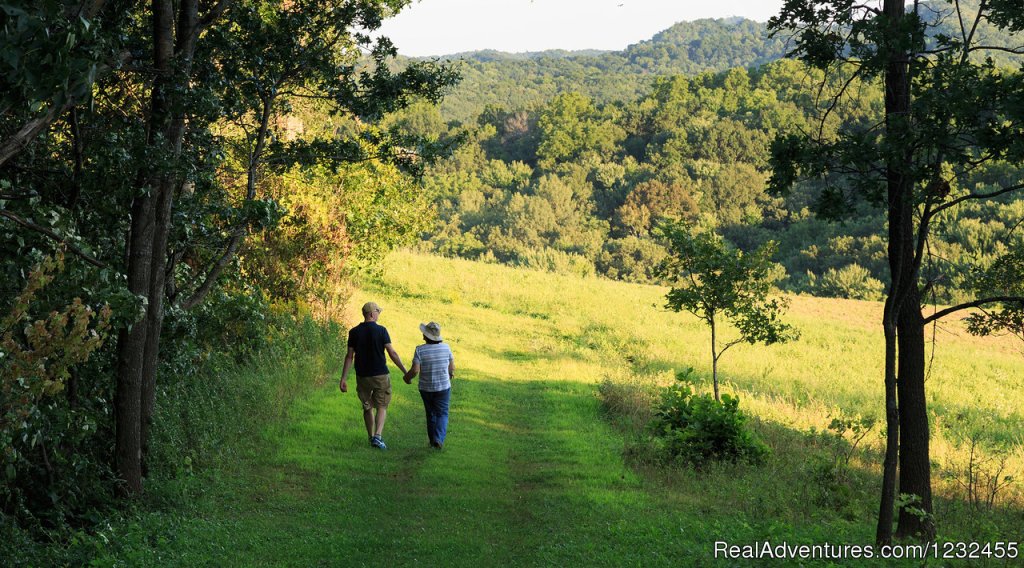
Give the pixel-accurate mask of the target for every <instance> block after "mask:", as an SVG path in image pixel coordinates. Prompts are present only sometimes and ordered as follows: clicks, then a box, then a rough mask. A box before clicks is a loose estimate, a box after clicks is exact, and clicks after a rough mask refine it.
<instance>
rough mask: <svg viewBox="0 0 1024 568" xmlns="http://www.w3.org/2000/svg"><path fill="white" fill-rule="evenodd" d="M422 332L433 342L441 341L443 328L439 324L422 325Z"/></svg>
mask: <svg viewBox="0 0 1024 568" xmlns="http://www.w3.org/2000/svg"><path fill="white" fill-rule="evenodd" d="M420 332H421V333H422V334H423V337H426V338H427V339H429V340H431V341H441V326H440V325H437V322H430V323H421V324H420Z"/></svg>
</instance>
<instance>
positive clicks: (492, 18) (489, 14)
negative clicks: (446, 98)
mask: <svg viewBox="0 0 1024 568" xmlns="http://www.w3.org/2000/svg"><path fill="white" fill-rule="evenodd" d="M782 3H783V0H414V2H413V4H412V5H411V6H409V7H408V8H406V9H405V10H403V11H402V12H401V13H399V14H398V15H397V16H395V17H394V18H391V19H389V20H386V21H385V22H384V26H383V27H382V29H381V34H383V35H385V36H387V37H389V38H391V40H392V41H394V43H395V45H396V46H398V51H399V53H401V54H402V55H407V56H412V57H423V56H430V55H448V54H452V53H459V52H463V51H476V50H480V49H496V50H499V51H507V52H511V53H520V52H524V51H543V50H546V49H566V50H577V49H601V50H613V51H617V50H621V49H625V48H626V46H628V45H630V44H634V43H637V42H639V41H642V40H646V39H650V38H651V36H653V35H654V34H656V33H658V32H660V31H662V30H664V29H666V28H669V27H670V26H672V24H675V23H677V22H682V21H686V20H697V19H700V18H725V17H729V16H743V17H745V18H748V19H751V20H756V21H759V22H765V21H767V20H768V18H770V17H771V16H773V15H775V14H776V13H777V12H778V11H779V8H780V7H781V6H782Z"/></svg>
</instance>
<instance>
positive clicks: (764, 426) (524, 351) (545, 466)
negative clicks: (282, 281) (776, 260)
mask: <svg viewBox="0 0 1024 568" xmlns="http://www.w3.org/2000/svg"><path fill="white" fill-rule="evenodd" d="M665 292H666V289H664V288H659V287H655V286H642V285H635V284H626V283H621V282H613V281H608V280H603V279H597V278H579V277H574V276H563V275H556V274H549V273H542V272H534V271H527V270H521V269H513V268H509V267H502V266H497V265H489V264H480V263H474V262H469V261H464V260H450V259H442V258H437V257H432V256H426V255H420V254H415V253H410V252H400V253H395V254H393V255H392V256H391V257H389V258H388V260H387V262H386V263H385V265H384V268H383V269H382V271H381V272H380V273H379V274H378V275H376V276H373V277H367V278H366V280H365V281H364V282H362V283H360V285H359V289H358V290H357V292H356V293H355V295H354V297H353V298H352V300H351V307H350V313H349V314H348V316H347V319H348V321H347V322H346V325H352V324H354V323H356V322H357V321H359V319H360V318H359V317H358V313H357V311H358V306H360V305H361V304H362V303H363V302H365V301H370V300H372V301H375V302H377V303H379V304H380V305H381V306H382V308H383V312H382V314H381V317H380V323H381V324H382V325H384V326H386V327H387V328H388V330H389V332H390V334H391V338H392V340H393V343H394V345H395V346H396V347H397V349H398V351H399V353H400V354H401V355H402V357H403V359H404V361H405V362H406V364H409V363H410V362H411V357H412V353H413V349H414V347H415V346H416V345H417V344H419V343H421V342H422V338H421V336H420V332H419V329H418V324H419V323H421V322H428V321H437V322H438V323H440V324H441V327H442V334H443V336H444V338H445V340H446V341H447V342H448V343H449V344H450V345H451V347H452V349H453V351H454V353H455V357H456V366H457V373H456V380H455V384H454V386H453V391H452V408H451V422H450V427H449V437H448V441H447V443H446V445H445V448H444V450H442V451H436V450H433V449H431V448H429V447H428V445H427V438H426V434H425V428H424V416H423V409H422V403H421V401H420V399H419V396H418V393H417V392H416V388H415V386H407V385H405V384H404V383H402V382H401V380H400V377H399V374H398V371H397V370H395V369H394V367H393V366H392V381H393V384H394V400H393V402H392V405H391V408H390V413H389V419H388V423H387V427H386V429H385V436H384V439H385V441H386V442H387V443H388V445H389V447H390V449H388V450H387V451H383V452H382V451H378V450H374V449H372V448H370V447H369V445H368V443H367V439H366V433H365V431H364V428H363V425H362V419H361V417H360V409H359V403H358V401H357V399H356V398H355V394H354V392H350V393H347V394H341V393H340V392H339V391H338V389H337V374H338V372H339V369H340V365H341V361H340V360H333V361H330V362H329V364H328V365H327V367H328V368H326V369H324V370H323V372H326V373H327V376H328V377H329V378H328V379H327V380H326V381H324V380H323V376H322V373H321V372H319V371H318V372H311V376H310V377H309V381H310V384H311V385H314V384H319V385H320V386H311V388H310V393H311V394H310V395H309V396H307V397H305V398H303V399H301V400H300V401H298V402H297V403H295V404H294V405H293V407H292V408H291V410H290V411H289V413H288V415H287V417H286V419H285V421H284V422H283V423H282V424H280V425H279V426H277V427H274V428H271V429H270V430H269V431H268V432H267V433H266V440H265V443H264V447H263V448H262V449H261V450H260V451H258V452H254V453H253V454H252V455H250V456H248V457H245V458H243V459H239V460H237V461H235V462H232V463H229V464H227V465H225V466H224V468H223V471H220V472H219V473H218V474H217V475H213V476H210V477H209V479H208V480H206V478H204V482H203V484H202V487H203V489H202V490H201V491H197V492H196V494H195V495H194V496H193V497H194V504H193V505H192V506H191V507H189V508H186V509H176V508H174V507H170V508H168V509H166V510H165V511H163V512H154V513H150V514H147V515H145V516H143V517H142V518H141V519H139V520H136V521H133V522H132V523H130V524H127V525H125V526H123V527H116V528H114V529H111V533H110V535H109V538H110V544H109V546H106V547H105V548H104V549H103V551H102V553H99V554H98V555H97V558H95V560H94V564H96V565H168V566H178V565H223V566H416V565H431V566H734V565H735V566H745V565H805V566H829V565H833V566H838V565H870V566H889V565H894V564H895V565H900V564H898V563H895V562H893V561H882V560H870V561H869V560H862V561H851V560H835V559H833V560H813V561H810V560H805V561H795V560H794V561H787V560H776V561H771V562H768V561H766V560H761V561H758V560H753V561H751V560H746V561H744V560H735V559H734V560H726V559H723V558H722V557H718V558H716V556H715V543H716V542H717V541H722V542H727V543H728V544H730V545H740V546H743V545H747V544H754V543H760V542H765V541H768V542H771V543H773V544H774V543H777V544H782V543H783V542H785V543H787V544H790V545H796V544H808V545H814V544H824V543H831V544H860V545H867V544H870V543H871V542H872V541H873V539H874V530H875V527H874V522H875V518H876V514H877V503H878V490H879V478H880V468H879V465H878V464H879V463H880V452H881V448H882V439H881V434H880V433H881V431H882V427H881V424H880V422H879V423H878V424H876V425H875V426H874V428H873V429H871V430H870V431H868V433H867V435H866V436H865V437H864V438H863V439H861V440H860V441H859V442H858V443H857V444H856V447H854V445H853V444H854V442H855V441H856V440H855V439H854V437H853V436H852V435H851V434H850V433H849V432H841V431H839V430H837V429H835V428H832V429H830V428H829V425H830V424H831V423H832V421H833V420H834V419H841V420H853V419H856V418H859V417H872V416H874V417H879V416H880V415H881V410H882V407H883V404H882V396H883V390H882V367H881V364H882V348H883V344H882V338H881V326H880V324H879V321H880V314H881V305H880V304H877V303H869V302H858V301H843V300H829V299H821V298H810V297H792V298H790V300H791V307H790V310H789V313H788V316H787V321H788V322H790V323H792V324H794V325H795V326H796V327H798V328H799V329H800V331H801V334H802V335H801V338H800V339H799V340H798V341H796V342H793V343H789V344H785V345H781V346H772V347H762V346H748V345H740V346H737V347H735V348H733V349H731V350H730V351H729V352H728V353H727V354H726V355H725V356H724V357H723V359H722V361H721V363H720V367H719V369H720V373H721V378H722V380H723V392H726V393H729V394H732V395H736V396H738V397H739V399H740V408H741V409H742V410H744V411H745V412H746V413H748V415H749V416H750V417H751V419H750V426H751V428H753V430H754V431H755V433H756V434H757V435H758V436H759V437H760V438H761V439H762V440H763V441H764V442H765V443H766V444H767V445H768V446H769V448H770V449H771V453H770V455H769V456H768V458H767V460H766V462H765V463H764V464H762V465H747V464H738V465H736V464H717V465H716V464H708V465H707V466H706V467H701V468H699V469H693V468H681V467H674V466H672V465H671V464H669V465H666V464H665V463H662V462H659V461H658V460H656V459H654V458H653V457H652V456H651V455H650V454H649V452H647V451H646V450H645V449H644V444H643V439H644V436H645V432H644V429H643V422H644V420H645V419H646V417H648V416H649V415H650V412H651V411H650V407H651V405H652V404H656V402H657V389H658V388H660V387H662V386H665V385H668V384H671V383H672V382H673V381H675V380H676V377H677V376H681V377H685V378H686V380H689V381H690V382H692V383H693V384H694V385H695V387H696V388H698V389H702V390H707V389H710V357H711V356H710V346H709V332H708V330H707V329H706V328H705V327H704V326H703V325H702V324H701V323H700V322H699V321H698V320H697V319H696V318H695V317H692V316H690V315H688V314H680V313H673V312H669V311H666V310H665V309H664V308H663V307H662V305H663V303H664V302H663V297H664V294H665ZM932 331H933V334H934V356H933V357H932V358H931V359H930V363H929V365H930V367H929V375H928V382H927V389H928V393H929V394H928V396H929V406H930V409H931V410H932V412H933V413H934V416H933V419H932V426H933V437H932V439H933V443H932V445H933V460H934V462H935V468H934V483H935V493H936V509H937V510H936V514H937V521H938V530H939V538H940V539H942V540H944V541H978V542H982V543H984V542H994V541H1003V542H1006V541H1017V542H1019V541H1021V540H1024V534H1022V533H1024V530H1022V527H1024V500H1022V497H1021V490H1020V486H1019V485H1018V484H1017V482H1016V481H1014V478H1015V477H1016V476H1019V475H1021V474H1022V473H1024V471H1022V469H1024V456H1022V450H1021V447H1022V441H1021V426H1022V424H1024V417H1022V414H1021V410H1020V409H1021V407H1022V406H1024V352H1022V349H1024V344H1022V343H1020V342H1019V340H1017V339H1016V338H1010V337H1000V338H987V339H978V338H973V337H971V336H969V335H967V334H966V333H965V332H964V330H963V328H962V327H961V326H960V325H959V324H958V323H956V322H947V323H944V324H942V325H941V326H939V327H937V328H935V329H934V330H932ZM726 333H728V331H726ZM339 341H343V338H339ZM690 368H692V369H693V370H692V372H688V371H687V369H690ZM318 381H319V383H318ZM352 390H354V389H352ZM840 466H841V467H840ZM197 475H198V474H197ZM993 479H994V480H995V481H993ZM766 562H767V564H766ZM955 562H956V561H949V560H929V561H920V560H916V561H904V563H903V564H902V565H907V566H920V565H922V564H924V565H929V566H946V565H956V564H955ZM1019 562H1021V560H1020V559H1019V558H1018V559H1016V560H1006V559H1003V560H996V559H991V558H990V559H988V560H985V559H982V560H978V561H974V563H972V564H971V565H992V566H1004V565H1005V566H1012V565H1019V564H1016V563H1019Z"/></svg>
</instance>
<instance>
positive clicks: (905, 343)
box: [896, 285, 935, 540]
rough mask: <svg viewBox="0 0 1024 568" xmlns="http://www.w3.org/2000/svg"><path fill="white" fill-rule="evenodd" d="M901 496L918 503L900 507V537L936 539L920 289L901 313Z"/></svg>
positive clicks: (913, 293) (909, 298) (898, 533)
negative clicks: (908, 496) (907, 496)
mask: <svg viewBox="0 0 1024 568" xmlns="http://www.w3.org/2000/svg"><path fill="white" fill-rule="evenodd" d="M898 339H899V352H900V359H899V377H900V380H899V384H898V389H899V400H900V493H901V494H904V495H910V496H913V498H914V502H911V503H909V504H908V505H907V506H905V507H902V508H900V516H899V526H898V528H897V530H896V536H898V537H914V538H918V539H921V540H933V539H934V538H935V523H934V519H933V517H932V480H931V459H930V454H929V448H928V435H929V432H928V407H927V399H926V398H925V392H924V374H925V373H924V371H925V340H924V318H923V317H922V316H921V302H920V298H919V296H918V291H917V286H916V285H915V286H914V288H913V289H911V290H910V294H909V296H908V297H907V300H906V301H905V302H904V303H903V309H902V310H901V311H900V314H899V332H898Z"/></svg>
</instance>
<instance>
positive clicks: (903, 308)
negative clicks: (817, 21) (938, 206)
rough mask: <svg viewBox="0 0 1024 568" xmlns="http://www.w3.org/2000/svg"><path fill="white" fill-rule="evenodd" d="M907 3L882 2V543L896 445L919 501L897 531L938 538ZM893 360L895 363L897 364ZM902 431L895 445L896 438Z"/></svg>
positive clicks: (907, 487) (904, 481) (906, 481)
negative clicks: (885, 41)
mask: <svg viewBox="0 0 1024 568" xmlns="http://www.w3.org/2000/svg"><path fill="white" fill-rule="evenodd" d="M905 9H906V7H905V1H904V0H885V3H884V5H883V12H884V15H885V17H886V19H887V21H888V25H889V26H890V29H889V32H888V35H889V37H890V38H892V43H891V44H889V45H887V46H881V48H882V49H886V50H888V51H887V52H886V54H885V55H886V57H887V58H888V62H889V63H888V68H887V69H886V71H885V137H886V140H885V142H886V143H887V144H888V147H889V148H891V149H892V153H891V154H890V155H889V156H888V158H887V163H886V186H887V188H886V189H887V199H888V210H887V212H888V222H889V234H888V239H889V242H888V254H889V271H890V277H891V282H890V286H889V293H888V296H887V298H886V307H885V315H884V319H885V321H884V322H883V325H884V327H885V333H886V346H885V347H886V354H885V355H886V370H885V393H886V423H887V424H886V459H885V463H884V470H883V474H882V480H883V487H882V500H881V505H880V510H879V523H878V529H877V533H876V539H877V540H878V541H879V542H881V543H884V542H888V541H890V540H891V536H892V535H891V531H892V523H891V519H892V498H893V496H894V487H893V485H894V467H895V464H894V463H893V458H894V456H893V452H894V450H893V448H894V447H898V452H899V482H900V492H901V493H904V494H909V495H912V496H915V497H916V500H915V501H916V502H914V503H910V504H908V505H904V506H902V507H901V508H900V514H899V526H898V528H897V535H898V536H917V537H920V538H925V539H930V538H932V537H933V536H934V529H933V528H932V519H931V479H930V467H929V461H928V418H927V412H926V404H927V402H926V400H925V397H924V333H923V331H924V323H923V320H922V319H921V304H920V293H919V291H918V262H919V259H918V258H917V256H916V254H917V246H916V245H917V241H916V238H917V235H916V233H915V230H914V226H915V218H914V214H915V211H916V209H915V201H914V185H913V180H912V177H911V176H910V172H911V171H912V167H913V145H912V144H911V143H910V142H911V131H912V128H913V125H912V123H911V117H910V104H911V98H910V97H911V95H910V68H909V61H910V54H909V53H908V52H907V48H906V47H903V45H904V42H902V41H898V40H899V39H900V38H901V33H903V32H902V31H901V28H902V21H903V19H904V17H905ZM922 238H923V236H922ZM894 328H895V331H896V335H895V339H896V341H895V342H894V341H893V334H892V331H893V329H894ZM894 357H895V359H894ZM893 361H896V368H895V369H893ZM894 385H895V389H896V392H895V393H894V392H893V386H894ZM894 406H895V409H894V408H893V407H894ZM894 420H898V422H899V423H898V424H896V423H894ZM897 433H898V435H899V442H898V444H899V445H898V446H896V443H897V442H896V440H894V437H895V436H896V435H897Z"/></svg>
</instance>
